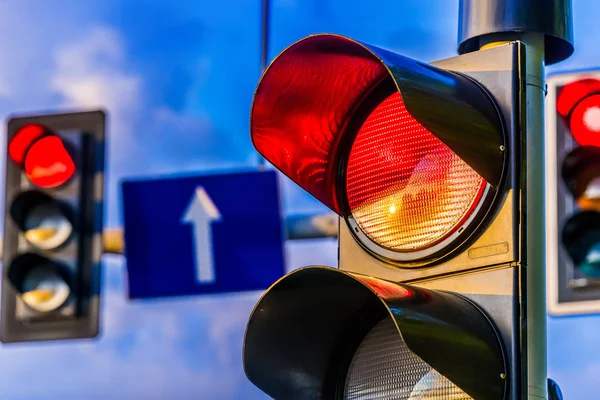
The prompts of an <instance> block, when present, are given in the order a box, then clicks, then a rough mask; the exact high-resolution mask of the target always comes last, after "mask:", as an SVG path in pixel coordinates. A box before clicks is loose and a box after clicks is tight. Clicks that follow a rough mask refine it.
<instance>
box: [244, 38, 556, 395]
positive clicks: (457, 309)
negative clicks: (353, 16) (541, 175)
mask: <svg viewBox="0 0 600 400" xmlns="http://www.w3.org/2000/svg"><path fill="white" fill-rule="evenodd" d="M524 56H525V46H524V45H523V44H522V43H520V42H512V43H509V44H506V45H502V46H498V47H493V48H489V49H486V50H481V51H477V52H473V53H469V54H464V55H462V56H459V57H455V58H451V59H448V60H442V61H439V62H436V63H433V64H424V63H421V62H418V61H415V60H411V59H408V58H406V57H403V56H401V55H398V54H394V53H391V52H389V51H386V50H383V49H380V48H377V47H375V46H371V45H368V44H364V43H360V42H357V41H354V40H352V39H349V38H345V37H341V36H335V35H314V36H310V37H308V38H305V39H303V40H300V41H299V42H297V43H295V44H293V45H292V46H290V47H288V48H287V49H286V50H285V51H284V52H283V53H281V54H280V55H279V56H278V57H277V58H276V59H275V60H274V61H273V63H272V64H271V65H270V66H269V68H268V69H267V70H266V72H265V73H264V75H263V77H262V79H261V81H260V83H259V85H258V88H257V90H256V94H255V98H254V103H253V108H252V115H251V134H252V140H253V143H254V146H255V147H256V149H257V150H258V151H259V152H260V153H261V154H262V155H263V156H264V157H265V158H266V159H267V160H268V161H270V162H271V163H272V164H273V165H275V167H277V168H278V169H279V170H280V171H281V172H283V173H284V174H285V175H287V176H288V177H289V178H290V179H292V180H293V181H294V182H295V183H297V184H298V185H299V186H301V187H302V188H303V189H305V190H306V191H308V192H309V193H310V194H311V195H313V196H314V197H316V198H317V199H318V200H320V201H321V202H323V203H324V204H325V205H326V206H328V207H329V208H330V209H331V210H332V211H334V212H335V213H337V214H338V215H339V217H340V232H339V269H333V268H326V267H308V268H305V269H301V270H298V271H294V272H292V273H291V274H289V275H288V276H286V277H284V278H282V279H281V280H280V281H279V282H277V283H275V284H274V285H273V286H272V287H271V288H270V289H269V290H268V291H267V292H266V293H265V294H264V296H263V297H262V298H261V299H260V301H259V303H258V304H257V306H256V308H255V310H254V312H253V313H252V315H251V317H250V321H249V323H248V327H247V331H246V337H245V344H244V367H245V371H246V375H247V376H248V378H249V379H250V380H251V381H252V382H253V383H254V384H255V385H256V386H258V387H259V388H260V389H261V390H263V391H264V392H265V393H267V394H268V395H269V396H271V397H273V398H276V399H308V398H311V399H312V398H327V399H329V398H332V399H334V398H335V399H337V398H340V399H367V398H369V399H370V398H377V399H411V400H412V399H429V398H438V399H472V398H473V399H506V398H515V399H516V398H528V396H529V394H531V393H534V392H535V393H538V392H536V390H538V389H537V388H536V389H532V388H533V387H535V386H536V385H538V386H540V389H539V390H540V392H539V393H546V385H547V383H546V376H545V364H544V360H545V358H544V357H545V354H539V355H537V354H536V355H535V356H534V357H530V356H529V355H530V354H534V353H535V352H533V353H528V351H526V350H524V348H526V347H527V343H528V335H534V333H533V332H534V331H535V332H540V333H542V332H543V329H542V330H535V329H533V328H534V324H537V323H538V322H537V321H534V320H530V319H529V314H527V303H528V299H529V298H535V299H537V298H538V297H541V299H542V302H543V296H544V293H543V292H540V293H537V294H536V293H534V294H530V295H528V294H527V290H528V289H527V284H526V277H527V276H528V275H529V272H528V269H527V267H526V266H527V257H526V248H527V238H526V234H525V233H524V232H523V231H521V229H522V226H521V221H523V220H526V216H525V215H526V214H525V206H524V202H525V197H524V196H522V193H523V192H524V189H525V187H526V186H527V176H528V175H527V174H525V173H524V171H527V167H526V164H525V159H526V156H525V155H526V153H527V152H526V151H525V149H524V148H523V144H524V143H526V141H525V138H524V135H523V133H522V132H523V131H522V130H521V129H524V127H525V126H526V125H525V124H526V122H525V121H526V119H525V113H524V111H523V110H522V109H521V104H525V102H526V100H525V99H526V89H525V87H524V86H523V85H522V84H523V82H525V81H526V80H525V76H527V75H526V70H525V68H524V65H523V64H522V63H521V60H523V59H524ZM532 73H533V72H532ZM535 90H539V97H540V99H541V97H542V88H541V87H539V88H538V89H535ZM527 150H529V149H527ZM529 168H531V167H529ZM540 234H541V232H540ZM535 296H538V297H535ZM543 316H544V317H545V315H544V314H543ZM544 320H545V318H544ZM528 329H529V332H528ZM535 340H537V341H538V342H539V341H540V340H541V341H543V340H545V339H544V338H543V337H537V336H536V339H535ZM530 351H533V349H530ZM544 353H545V349H544ZM538 363H539V364H538ZM543 369H544V370H543ZM542 370H543V371H542ZM531 371H538V372H539V371H541V372H539V373H540V374H541V375H540V376H541V377H542V378H540V379H537V378H535V379H534V378H532V377H535V376H536V375H535V373H531ZM536 379H537V380H536ZM534 381H535V382H534Z"/></svg>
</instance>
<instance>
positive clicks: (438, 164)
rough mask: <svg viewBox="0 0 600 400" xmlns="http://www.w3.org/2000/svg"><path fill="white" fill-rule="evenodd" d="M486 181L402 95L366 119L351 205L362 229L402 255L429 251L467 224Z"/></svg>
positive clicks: (353, 157)
mask: <svg viewBox="0 0 600 400" xmlns="http://www.w3.org/2000/svg"><path fill="white" fill-rule="evenodd" d="M485 187H486V181H485V180H484V179H483V178H482V177H481V176H479V175H478V174H477V173H476V172H475V171H474V170H473V169H472V168H471V167H469V166H468V165H467V164H466V163H465V162H464V161H463V160H462V159H461V158H460V157H458V156H457V155H456V154H455V153H454V152H453V151H452V150H450V149H449V148H448V147H447V146H446V145H445V144H444V143H442V142H441V141H440V140H439V139H438V138H437V137H436V136H435V135H433V134H432V133H431V132H430V131H428V130H427V129H426V128H425V127H424V126H422V125H421V124H420V123H419V122H418V121H417V120H416V119H414V118H413V117H412V116H411V115H410V114H409V112H408V111H407V109H406V106H405V105H404V101H403V100H402V97H401V96H400V94H399V93H398V92H395V93H393V94H392V95H390V96H389V97H388V98H387V99H385V100H384V101H383V102H382V103H381V104H379V105H378V106H377V107H376V108H375V109H374V110H373V111H372V112H371V114H370V115H369V117H368V118H367V119H366V120H365V122H364V124H363V125H362V127H361V128H360V130H359V132H358V134H357V136H356V139H355V141H354V143H353V145H352V149H351V151H350V156H349V159H348V167H347V169H346V191H347V195H348V203H349V206H350V210H351V212H352V215H353V217H354V218H355V220H356V222H357V223H358V225H359V226H360V228H361V229H362V231H363V232H364V233H365V234H366V235H367V236H369V237H370V238H371V239H372V240H373V241H374V242H376V243H378V244H379V245H381V246H383V247H385V248H387V249H390V250H392V251H398V252H413V251H418V250H423V249H426V248H429V247H431V246H433V245H435V244H437V243H439V242H441V241H442V240H444V239H445V238H447V237H448V236H450V235H451V234H452V233H454V232H455V231H456V230H457V229H459V228H460V227H461V226H462V225H463V224H464V223H465V221H466V220H467V219H468V218H469V216H470V215H471V214H472V212H473V210H474V209H475V208H476V206H477V205H478V204H479V200H480V199H481V197H482V195H483V191H484V189H485Z"/></svg>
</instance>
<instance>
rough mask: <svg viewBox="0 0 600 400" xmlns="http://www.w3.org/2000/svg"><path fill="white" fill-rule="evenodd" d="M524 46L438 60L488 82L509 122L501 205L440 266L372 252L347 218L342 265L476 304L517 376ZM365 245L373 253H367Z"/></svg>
mask: <svg viewBox="0 0 600 400" xmlns="http://www.w3.org/2000/svg"><path fill="white" fill-rule="evenodd" d="M524 47H525V45H524V44H523V43H521V42H513V43H511V44H508V45H503V46H499V47H495V48H490V49H486V50H482V51H479V52H475V53H469V54H464V55H462V56H459V57H455V58H450V59H447V60H442V61H438V62H435V63H433V64H432V65H434V66H437V67H439V68H442V69H448V70H452V71H457V72H459V73H461V74H464V75H466V76H468V77H470V78H471V79H473V80H475V81H476V82H478V83H479V84H480V85H481V86H483V87H484V88H485V89H486V90H487V91H488V92H489V93H490V94H491V95H492V96H493V98H494V99H495V101H496V104H497V105H498V107H499V110H500V112H501V114H502V118H503V120H504V124H505V127H506V132H507V136H506V140H507V142H506V145H505V148H504V151H506V152H507V161H506V164H505V165H504V166H503V170H504V171H503V179H502V181H501V184H500V186H499V188H498V189H499V193H498V196H497V198H496V199H495V204H488V205H487V207H488V209H487V210H485V209H484V210H481V211H480V213H479V215H477V217H476V218H478V221H475V222H474V223H477V225H478V226H479V228H478V230H477V232H476V233H475V234H472V235H471V236H470V237H468V238H467V239H466V240H464V242H463V243H460V244H459V245H458V246H456V249H455V251H453V252H451V253H450V255H448V256H447V257H444V258H442V259H440V260H437V261H436V262H435V263H434V264H431V263H430V264H426V266H427V268H423V264H422V263H421V264H417V265H415V264H411V263H405V264H403V263H400V262H394V261H392V260H389V259H386V258H385V257H382V256H381V254H376V250H374V249H373V248H371V249H366V248H365V246H364V245H361V244H360V241H357V240H356V231H354V232H352V228H354V225H352V224H349V223H348V221H347V220H346V219H345V218H343V217H341V218H340V224H339V227H340V228H339V268H340V269H341V270H344V271H348V272H352V273H358V274H368V275H371V276H377V277H378V278H382V279H386V280H390V281H394V282H403V283H410V284H412V285H415V286H419V287H423V288H428V289H437V290H449V291H453V292H457V293H460V294H462V295H464V296H465V297H468V298H470V299H471V300H473V301H475V302H476V303H477V304H478V305H479V306H480V307H481V308H482V309H483V310H484V311H486V312H487V313H488V314H489V315H490V316H491V318H492V319H493V321H494V323H495V324H496V326H497V327H498V329H499V331H500V333H501V335H502V338H503V340H504V345H505V347H506V349H507V352H508V354H509V359H510V364H511V365H510V370H511V371H512V374H519V373H520V371H522V368H523V366H521V365H520V359H521V357H520V354H521V346H522V345H523V344H522V340H523V339H524V338H523V334H522V329H523V326H522V325H521V321H522V320H523V319H524V318H525V300H524V299H525V298H526V297H524V296H525V287H526V286H525V284H524V279H525V273H524V270H523V269H522V266H521V261H522V258H523V250H524V249H522V248H521V240H522V237H523V232H522V231H521V229H522V228H523V227H522V225H521V223H520V222H521V220H522V219H523V218H524V215H523V214H522V212H521V191H522V188H523V181H522V179H523V176H521V174H520V171H521V167H522V157H523V148H522V140H523V139H522V136H521V130H522V128H523V121H522V114H521V109H522V106H523V104H524V85H525V82H526V79H525V77H524V75H523V74H524V71H525V67H524V57H525V48H524ZM365 250H367V251H365ZM373 255H376V257H373ZM509 382H510V393H511V396H512V397H511V398H519V393H521V391H522V390H524V388H523V387H522V386H521V384H522V379H521V377H516V376H509Z"/></svg>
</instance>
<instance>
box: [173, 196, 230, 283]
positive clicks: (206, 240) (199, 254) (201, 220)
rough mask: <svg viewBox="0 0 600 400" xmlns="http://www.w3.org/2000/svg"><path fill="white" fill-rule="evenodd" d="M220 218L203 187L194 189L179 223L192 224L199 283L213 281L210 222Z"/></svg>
mask: <svg viewBox="0 0 600 400" xmlns="http://www.w3.org/2000/svg"><path fill="white" fill-rule="evenodd" d="M219 220H221V213H219V209H218V208H217V207H216V206H215V203H213V201H212V200H211V198H210V197H209V196H208V193H206V190H204V188H203V187H201V186H199V187H197V188H196V190H195V191H194V195H193V196H192V199H191V200H190V204H189V205H188V206H187V208H186V210H185V212H184V213H183V216H182V217H181V223H183V224H192V225H194V233H193V235H194V256H195V262H196V280H197V281H198V282H200V283H201V284H207V283H214V282H215V265H214V260H213V251H212V223H213V222H215V221H219Z"/></svg>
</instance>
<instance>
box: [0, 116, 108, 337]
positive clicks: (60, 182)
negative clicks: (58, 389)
mask: <svg viewBox="0 0 600 400" xmlns="http://www.w3.org/2000/svg"><path fill="white" fill-rule="evenodd" d="M104 135H105V115H104V113H103V112H101V111H91V112H79V113H69V114H50V115H35V116H25V117H17V118H12V119H10V120H9V121H8V125H7V147H6V149H7V150H6V155H7V157H6V178H5V182H6V194H5V203H4V209H5V212H4V243H3V274H2V304H1V308H2V325H1V328H0V339H1V340H2V341H3V342H5V343H6V342H24V341H39V340H56V339H73V338H86V337H94V336H96V335H97V333H98V329H99V300H100V262H101V255H102V208H103V194H104V193H103V180H104V176H103V173H104Z"/></svg>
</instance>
